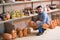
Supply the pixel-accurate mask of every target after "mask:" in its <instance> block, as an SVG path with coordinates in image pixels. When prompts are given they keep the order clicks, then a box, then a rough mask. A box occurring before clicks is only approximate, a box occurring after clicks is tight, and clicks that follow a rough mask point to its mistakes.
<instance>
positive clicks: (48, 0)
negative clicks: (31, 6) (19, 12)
mask: <svg viewBox="0 0 60 40" xmlns="http://www.w3.org/2000/svg"><path fill="white" fill-rule="evenodd" d="M56 1H57V0H56ZM31 2H50V0H42V1H41V0H40V1H16V2H13V3H5V4H4V5H11V4H12V5H13V4H24V3H31ZM2 5H3V4H0V6H2Z"/></svg>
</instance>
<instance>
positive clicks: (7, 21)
mask: <svg viewBox="0 0 60 40" xmlns="http://www.w3.org/2000/svg"><path fill="white" fill-rule="evenodd" d="M36 15H37V14H31V15H30V16H24V17H21V18H15V19H9V20H6V21H0V24H1V23H5V22H10V21H14V20H18V19H24V18H29V17H32V16H36Z"/></svg>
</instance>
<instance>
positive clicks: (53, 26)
mask: <svg viewBox="0 0 60 40" xmlns="http://www.w3.org/2000/svg"><path fill="white" fill-rule="evenodd" d="M55 27H56V24H55V22H54V20H52V21H51V23H50V26H49V28H50V29H53V28H55Z"/></svg>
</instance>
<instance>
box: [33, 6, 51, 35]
mask: <svg viewBox="0 0 60 40" xmlns="http://www.w3.org/2000/svg"><path fill="white" fill-rule="evenodd" d="M36 9H37V11H38V15H37V18H35V19H34V18H33V21H34V22H36V23H37V24H38V27H39V28H38V30H39V33H38V34H37V35H40V34H43V32H44V31H45V30H46V29H44V28H43V27H42V25H43V24H44V23H46V24H48V25H49V24H50V18H49V16H48V14H47V13H46V12H44V11H43V8H42V6H38V7H37V8H36Z"/></svg>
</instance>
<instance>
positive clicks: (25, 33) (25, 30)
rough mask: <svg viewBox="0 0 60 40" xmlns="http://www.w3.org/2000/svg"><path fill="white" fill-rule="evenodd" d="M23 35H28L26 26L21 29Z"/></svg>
mask: <svg viewBox="0 0 60 40" xmlns="http://www.w3.org/2000/svg"><path fill="white" fill-rule="evenodd" d="M23 35H24V36H27V35H28V32H27V28H24V29H23Z"/></svg>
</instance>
